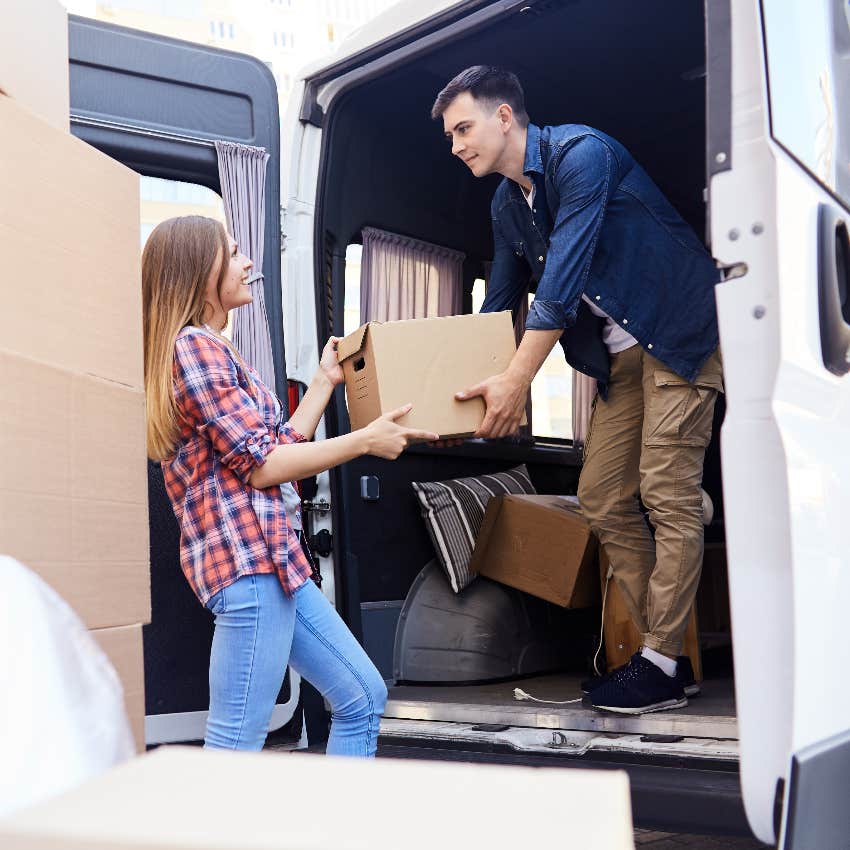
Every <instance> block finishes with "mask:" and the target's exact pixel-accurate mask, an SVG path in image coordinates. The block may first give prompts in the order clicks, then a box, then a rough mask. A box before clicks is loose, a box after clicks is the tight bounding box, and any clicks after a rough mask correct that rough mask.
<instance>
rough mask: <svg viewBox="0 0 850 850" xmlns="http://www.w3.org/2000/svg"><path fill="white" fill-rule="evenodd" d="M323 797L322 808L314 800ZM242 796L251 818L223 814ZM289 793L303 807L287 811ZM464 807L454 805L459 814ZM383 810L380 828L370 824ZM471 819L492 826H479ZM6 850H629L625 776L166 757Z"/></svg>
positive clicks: (209, 754)
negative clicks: (239, 793) (521, 849)
mask: <svg viewBox="0 0 850 850" xmlns="http://www.w3.org/2000/svg"><path fill="white" fill-rule="evenodd" d="M314 788H315V789H318V788H320V789H321V792H322V793H321V794H311V793H308V792H309V789H314ZM230 789H240V790H242V789H244V791H243V796H245V797H246V800H247V801H248V804H249V807H250V809H249V817H248V818H247V819H246V807H245V806H242V805H234V804H233V803H232V802H228V803H226V804H224V805H222V804H221V801H222V793H224V794H225V795H226V796H227V797H228V798H229V797H232V792H231V791H230ZM286 789H304V793H298V792H297V791H296V796H297V799H298V804H297V806H286V805H283V802H285V790H286ZM460 800H462V801H463V805H455V804H454V803H455V802H456V801H460ZM376 801H383V802H384V803H385V804H384V805H382V806H381V809H380V817H368V816H364V815H366V814H367V813H369V812H374V811H375V805H376ZM470 812H487V815H486V817H470V814H469V813H470ZM0 846H2V847H3V848H5V849H6V850H35V848H39V849H40V850H107V848H109V850H131V848H132V850H154V848H158V850H165V848H168V850H190V849H191V850H206V848H211V847H215V848H217V850H260V848H262V850H274V848H279V850H305V848H310V850H364V848H369V850H398V848H401V847H403V848H405V850H433V848H435V847H440V848H444V850H449V848H469V847H486V848H487V850H516V848H518V847H551V846H559V847H581V848H605V850H633V848H634V838H633V828H632V815H631V803H630V800H629V780H628V776H627V775H626V773H625V772H624V771H620V770H538V769H536V768H533V767H506V766H505V765H482V764H453V763H449V762H436V761H427V762H426V761H408V760H405V759H346V758H333V757H327V758H317V757H316V756H311V755H303V754H293V755H281V754H280V753H245V752H226V751H223V750H202V749H195V748H190V747H160V748H159V749H157V750H155V751H153V752H151V753H147V754H146V755H142V756H139V757H138V758H135V759H131V760H130V761H129V762H126V763H124V764H123V765H120V766H119V767H117V768H115V769H114V770H111V771H109V772H107V773H106V774H104V775H103V776H101V777H99V778H97V779H95V780H93V781H91V782H88V783H86V784H85V785H84V786H82V787H81V788H78V789H77V790H75V791H72V792H70V793H68V794H64V795H62V796H60V797H58V798H56V799H54V800H49V801H47V802H46V803H42V804H41V805H38V806H33V807H31V808H29V809H25V810H23V811H20V812H16V813H14V814H12V815H10V816H8V817H6V818H4V819H3V820H2V821H0Z"/></svg>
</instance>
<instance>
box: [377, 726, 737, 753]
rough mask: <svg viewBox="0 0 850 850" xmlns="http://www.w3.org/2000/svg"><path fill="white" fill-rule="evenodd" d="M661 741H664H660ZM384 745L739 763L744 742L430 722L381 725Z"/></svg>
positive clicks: (674, 736)
mask: <svg viewBox="0 0 850 850" xmlns="http://www.w3.org/2000/svg"><path fill="white" fill-rule="evenodd" d="M659 738H661V740H659ZM380 739H381V743H382V746H386V745H387V744H390V745H392V744H394V743H399V744H402V745H406V744H409V742H411V741H416V743H417V744H418V745H419V746H424V747H429V748H437V749H439V748H441V747H452V748H457V747H469V748H471V749H473V750H475V749H482V751H485V749H484V748H492V747H503V748H506V749H510V750H512V751H514V752H516V753H535V754H545V755H559V756H572V757H577V756H584V755H587V754H588V753H594V754H597V755H605V756H610V757H612V758H616V757H617V756H623V755H627V756H632V757H633V756H651V757H654V758H657V757H659V756H663V757H668V758H687V759H695V760H700V761H712V762H729V763H735V762H737V761H738V754H739V751H738V742H737V741H730V740H718V739H716V738H686V737H680V736H676V735H667V736H658V735H636V734H634V735H629V734H615V733H612V732H581V731H572V730H558V729H529V728H523V727H516V726H512V727H508V728H506V727H505V726H498V725H492V724H467V723H446V722H442V721H429V720H396V719H393V718H390V717H384V718H383V720H382V721H381V737H380Z"/></svg>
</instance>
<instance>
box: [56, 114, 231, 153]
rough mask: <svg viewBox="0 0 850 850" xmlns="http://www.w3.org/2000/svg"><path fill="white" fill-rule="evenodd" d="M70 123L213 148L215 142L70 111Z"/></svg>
mask: <svg viewBox="0 0 850 850" xmlns="http://www.w3.org/2000/svg"><path fill="white" fill-rule="evenodd" d="M71 123H72V124H76V125H77V126H80V127H95V128H98V129H102V130H120V131H121V132H122V133H130V134H132V135H134V136H149V137H150V138H154V139H164V140H166V141H170V142H182V143H184V144H188V145H197V146H198V147H202V148H214V147H215V142H214V141H211V140H210V139H201V138H198V137H196V136H185V135H183V134H181V133H168V132H165V131H163V130H152V129H149V128H147V127H138V126H136V125H134V124H122V123H120V122H118V121H106V120H105V119H103V118H89V117H87V116H85V115H75V114H74V113H71Z"/></svg>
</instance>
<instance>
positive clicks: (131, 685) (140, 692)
mask: <svg viewBox="0 0 850 850" xmlns="http://www.w3.org/2000/svg"><path fill="white" fill-rule="evenodd" d="M90 634H91V636H92V637H93V638H94V639H95V640H96V641H97V643H98V645H99V646H100V648H101V649H102V650H103V651H104V652H105V653H106V654H107V656H109V660H110V661H111V662H112V666H113V667H114V668H115V670H116V671H117V673H118V676H119V678H120V679H121V686H122V687H123V688H124V705H125V706H126V708H127V716H128V717H129V719H130V726H131V728H132V729H133V737H134V738H135V741H136V752H138V753H142V752H144V751H145V664H144V653H143V649H142V626H141V624H140V623H136V624H135V625H132V626H120V627H118V628H114V629H93V630H92V631H91V632H90Z"/></svg>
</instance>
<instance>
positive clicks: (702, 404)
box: [578, 345, 723, 656]
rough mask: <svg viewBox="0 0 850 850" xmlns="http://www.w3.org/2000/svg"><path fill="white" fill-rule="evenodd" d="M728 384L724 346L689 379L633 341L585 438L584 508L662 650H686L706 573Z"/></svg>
mask: <svg viewBox="0 0 850 850" xmlns="http://www.w3.org/2000/svg"><path fill="white" fill-rule="evenodd" d="M722 390H723V378H722V365H721V360H720V352H719V350H718V351H715V352H714V353H713V354H712V355H711V357H710V358H709V359H708V361H707V362H706V364H705V366H704V367H703V369H702V371H701V372H700V373H699V375H698V376H697V378H696V380H695V381H694V382H693V383H688V382H687V381H685V380H684V379H683V378H681V377H679V375H677V374H676V373H675V372H672V371H671V370H670V369H668V368H667V367H666V366H665V365H664V364H663V363H661V361H659V360H656V359H655V358H654V357H652V356H651V355H650V354H648V353H647V352H646V351H644V350H643V349H642V348H641V347H640V346H639V345H635V346H633V347H632V348H628V349H626V350H625V351H621V352H620V353H619V354H615V355H613V356H612V358H611V383H610V389H609V393H608V399H607V401H603V400H602V399H601V398H598V397H597V399H596V402H595V406H594V409H593V414H592V416H591V420H590V426H589V428H588V434H587V439H586V441H585V448H584V466H583V468H582V471H581V478H580V479H579V488H578V496H579V502H580V503H581V507H582V511H583V513H584V515H585V517H586V518H587V520H588V521H589V523H590V525H591V527H592V528H593V530H594V531H595V532H596V534H597V536H598V537H599V540H600V542H601V544H602V546H603V547H604V548H605V552H606V554H607V555H608V558H609V560H610V562H611V565H612V566H613V569H614V578H615V580H616V581H617V584H618V585H619V587H620V589H621V590H622V592H623V596H624V598H625V601H626V604H627V605H628V607H629V611H630V612H631V615H632V618H633V619H634V622H635V625H636V626H637V627H638V629H639V630H640V631H641V633H642V634H643V642H644V645H645V646H648V647H650V648H651V649H654V650H656V651H657V652H662V653H664V654H666V655H673V656H674V655H678V654H679V653H680V652H681V647H682V636H683V634H684V631H685V627H686V625H687V621H688V616H689V612H690V608H691V603H692V602H693V600H694V596H695V595H696V590H697V585H698V583H699V577H700V572H701V571H702V556H703V524H702V518H703V509H702V496H701V492H700V487H701V484H702V469H703V461H704V459H705V449H706V446H708V443H709V441H710V439H711V424H712V417H713V414H714V402H715V400H716V398H717V393H718V392H722ZM639 499H641V500H642V501H643V504H644V505H645V506H646V508H647V510H648V511H649V519H650V521H651V523H652V526H653V528H654V529H655V540H654V541H653V538H652V534H651V533H650V529H649V528H648V526H647V524H646V522H645V520H644V518H643V515H642V513H641V511H640V505H639Z"/></svg>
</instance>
